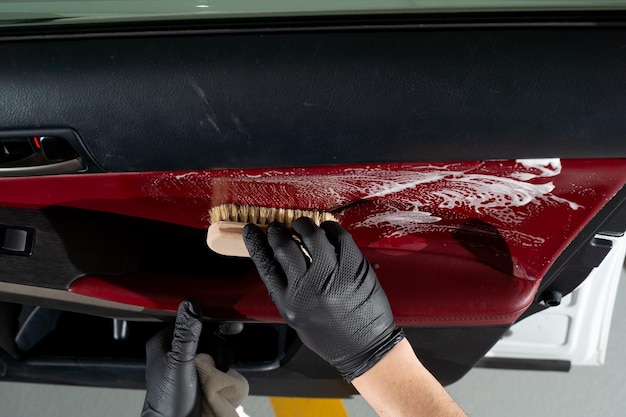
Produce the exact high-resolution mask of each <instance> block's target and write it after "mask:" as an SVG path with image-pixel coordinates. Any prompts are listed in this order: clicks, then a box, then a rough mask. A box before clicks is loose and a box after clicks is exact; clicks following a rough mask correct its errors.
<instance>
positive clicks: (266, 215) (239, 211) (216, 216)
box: [210, 204, 337, 228]
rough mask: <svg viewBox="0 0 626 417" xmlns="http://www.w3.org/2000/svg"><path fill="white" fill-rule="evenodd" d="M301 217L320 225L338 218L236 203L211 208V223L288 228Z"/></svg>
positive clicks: (317, 212)
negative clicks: (269, 225) (273, 223)
mask: <svg viewBox="0 0 626 417" xmlns="http://www.w3.org/2000/svg"><path fill="white" fill-rule="evenodd" d="M299 217H309V218H311V219H313V221H314V222H315V224H317V225H318V226H319V225H320V224H321V223H323V222H325V221H334V222H336V221H337V219H336V218H335V216H333V215H332V214H331V213H328V212H325V211H318V210H299V209H283V208H273V207H258V206H239V205H236V204H222V205H219V206H215V207H213V208H212V209H211V213H210V221H211V224H215V223H217V222H223V221H229V222H237V223H254V224H258V225H268V224H270V223H272V222H278V223H283V224H285V226H287V227H288V228H290V227H291V223H292V222H293V221H294V220H296V219H297V218H299Z"/></svg>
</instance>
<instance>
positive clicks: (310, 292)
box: [243, 217, 404, 381]
mask: <svg viewBox="0 0 626 417" xmlns="http://www.w3.org/2000/svg"><path fill="white" fill-rule="evenodd" d="M292 233H293V234H295V235H296V236H297V237H298V239H299V240H300V241H301V244H302V246H303V247H304V249H305V250H306V252H307V253H306V254H305V252H304V251H303V250H302V249H301V246H300V244H299V242H297V241H296V240H295V239H294V238H293V236H292ZM243 236H244V241H245V243H246V247H247V248H248V252H250V256H251V257H252V260H253V261H254V263H255V265H256V267H257V269H258V270H259V274H260V275H261V278H262V279H263V282H264V283H265V285H266V286H267V289H268V291H269V293H270V296H271V297H272V300H273V301H274V303H276V306H277V307H278V310H279V311H280V314H281V315H282V316H283V318H284V319H285V321H286V322H287V323H288V324H289V325H290V326H291V327H293V328H294V329H295V330H296V331H297V332H298V336H299V337H300V339H301V340H302V342H304V344H305V345H306V346H308V347H309V348H310V349H311V350H313V351H314V352H315V353H317V354H318V355H319V356H320V357H322V358H323V359H325V360H326V361H327V362H329V363H330V364H331V365H333V366H334V367H335V368H337V370H339V372H340V373H341V374H342V375H343V377H344V378H345V379H347V380H348V381H351V380H352V379H354V378H356V377H357V376H359V375H361V374H363V373H364V372H365V371H367V370H368V369H370V368H371V367H372V366H374V365H375V364H376V362H378V361H379V360H380V359H381V358H382V357H383V356H384V355H385V354H386V353H387V352H389V350H391V348H393V347H394V346H395V345H396V344H397V343H398V342H400V341H401V340H402V339H403V338H404V335H403V333H402V331H401V330H400V329H398V328H397V327H396V324H395V322H394V319H393V315H392V313H391V308H390V307H389V302H388V301H387V296H386V295H385V292H384V291H383V289H382V287H381V286H380V284H379V282H378V279H377V278H376V274H375V273H374V270H373V269H372V267H371V266H370V264H369V263H368V262H367V260H366V259H365V258H364V257H363V255H362V254H361V251H360V250H359V248H358V247H357V246H356V244H355V243H354V240H352V236H350V234H349V233H348V232H347V231H346V230H345V229H344V228H342V227H341V226H340V225H339V224H338V223H335V222H325V223H322V225H321V226H320V227H317V226H316V225H315V223H314V222H313V221H312V220H311V219H309V218H306V217H301V218H299V219H297V220H295V221H294V222H293V224H292V232H290V231H288V230H287V229H286V228H285V227H284V226H283V225H282V224H278V223H273V224H271V225H270V226H269V227H268V229H267V237H266V236H265V234H264V233H263V232H262V231H261V229H259V228H258V227H257V226H255V225H252V224H249V225H247V226H246V227H245V228H244V230H243Z"/></svg>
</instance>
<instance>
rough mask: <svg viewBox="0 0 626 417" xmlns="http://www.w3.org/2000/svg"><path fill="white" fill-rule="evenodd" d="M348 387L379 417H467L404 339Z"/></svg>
mask: <svg viewBox="0 0 626 417" xmlns="http://www.w3.org/2000/svg"><path fill="white" fill-rule="evenodd" d="M352 384H353V385H354V387H355V388H356V389H357V390H358V391H359V393H360V394H361V395H362V396H363V398H365V400H366V401H367V402H368V403H369V404H370V405H371V406H372V408H373V409H374V410H375V411H376V412H377V413H378V415H379V416H381V417H404V416H407V417H408V416H411V417H415V416H428V417H467V415H466V414H465V413H464V412H463V411H462V410H461V409H460V408H459V406H458V405H457V404H456V403H455V402H454V400H452V398H450V396H449V395H448V393H447V392H446V391H445V389H444V388H443V387H442V386H441V384H439V382H438V381H437V380H436V379H435V378H434V377H433V376H432V375H431V374H430V372H428V370H427V369H426V368H424V366H423V365H422V363H421V362H420V361H419V360H418V359H417V357H416V356H415V353H414V352H413V348H412V347H411V345H410V344H409V342H408V341H407V340H406V339H404V340H403V341H401V342H400V343H398V344H397V345H396V346H395V347H394V348H393V349H392V350H391V351H390V352H389V353H388V354H387V355H386V356H385V357H383V358H382V359H381V360H380V361H379V362H378V363H377V364H376V365H374V367H372V368H371V369H370V370H369V371H367V372H366V373H364V374H363V375H361V376H359V377H358V378H355V379H354V380H353V381H352Z"/></svg>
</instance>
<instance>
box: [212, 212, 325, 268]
mask: <svg viewBox="0 0 626 417" xmlns="http://www.w3.org/2000/svg"><path fill="white" fill-rule="evenodd" d="M299 217H310V218H311V219H312V220H313V221H314V222H315V224H317V225H319V224H320V223H323V222H325V221H329V220H330V221H337V219H336V218H335V217H334V216H333V215H332V214H331V213H329V212H326V211H318V210H300V209H284V208H273V207H257V206H239V205H236V204H222V205H219V206H215V207H213V208H212V209H211V212H210V221H211V226H209V231H208V233H207V238H206V242H207V245H208V246H209V248H211V250H213V251H214V252H217V253H219V254H221V255H226V256H239V257H250V254H249V253H248V249H246V245H245V244H244V242H243V236H242V231H243V228H244V226H245V225H246V224H248V223H254V224H256V225H257V226H259V227H261V228H263V229H266V228H267V226H268V225H269V224H270V223H272V222H279V223H283V224H285V226H286V227H287V228H291V223H292V222H293V221H294V220H296V219H297V218H299Z"/></svg>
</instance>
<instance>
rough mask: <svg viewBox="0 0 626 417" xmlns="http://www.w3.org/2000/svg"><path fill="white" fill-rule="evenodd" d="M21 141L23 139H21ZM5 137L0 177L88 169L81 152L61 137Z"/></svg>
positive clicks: (0, 149) (66, 172)
mask: <svg viewBox="0 0 626 417" xmlns="http://www.w3.org/2000/svg"><path fill="white" fill-rule="evenodd" d="M22 140H23V141H24V142H22ZM32 141H33V142H31V138H11V139H4V140H3V142H2V147H1V148H0V151H3V152H4V153H5V155H2V156H4V162H2V159H0V177H23V176H38V175H58V174H72V173H75V172H80V171H82V170H84V169H85V163H84V162H83V160H82V158H81V157H80V155H79V154H78V153H77V152H76V151H75V150H74V149H73V148H72V146H70V145H69V144H68V143H67V141H66V140H65V139H63V138H59V137H51V136H42V137H39V138H37V137H34V138H32Z"/></svg>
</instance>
